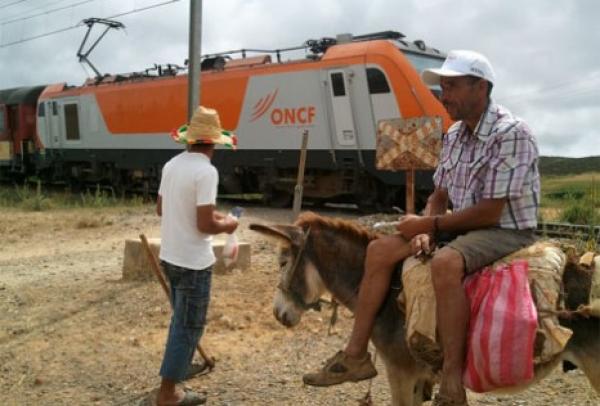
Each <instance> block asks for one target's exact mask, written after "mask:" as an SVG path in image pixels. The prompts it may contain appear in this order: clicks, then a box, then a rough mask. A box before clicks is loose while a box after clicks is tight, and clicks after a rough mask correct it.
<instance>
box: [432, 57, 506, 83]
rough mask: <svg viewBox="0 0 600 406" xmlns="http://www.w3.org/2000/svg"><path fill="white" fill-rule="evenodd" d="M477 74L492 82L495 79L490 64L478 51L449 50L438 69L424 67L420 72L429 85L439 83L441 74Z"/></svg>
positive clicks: (450, 75)
mask: <svg viewBox="0 0 600 406" xmlns="http://www.w3.org/2000/svg"><path fill="white" fill-rule="evenodd" d="M467 75H471V76H477V77H479V78H482V79H485V80H487V81H488V82H490V83H492V84H493V83H494V80H495V79H496V77H495V74H494V69H492V64H491V63H490V61H488V59H487V58H486V57H485V56H483V55H481V54H480V53H477V52H474V51H450V52H448V56H447V57H446V60H445V61H444V64H443V65H442V67H441V68H439V69H425V70H424V71H423V73H422V74H421V77H422V78H423V81H424V82H425V83H426V84H428V85H430V86H434V85H439V84H440V77H442V76H449V77H452V76H467Z"/></svg>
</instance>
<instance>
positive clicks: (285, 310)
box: [250, 224, 325, 327]
mask: <svg viewBox="0 0 600 406" xmlns="http://www.w3.org/2000/svg"><path fill="white" fill-rule="evenodd" d="M250 229H251V230H253V231H256V232H259V233H261V234H263V235H265V236H267V237H269V238H270V239H275V240H277V241H278V242H279V243H280V251H279V284H278V285H277V291H276V293H275V298H274V301H273V314H274V315H275V318H276V319H277V320H278V321H279V322H280V323H281V324H283V325H284V326H286V327H293V326H295V325H296V324H298V323H299V322H300V318H301V317H302V314H303V313H304V312H305V311H306V310H308V309H311V308H318V306H319V299H320V297H321V295H322V294H323V292H324V290H325V286H324V284H323V281H322V279H321V277H320V275H319V272H318V270H317V268H316V266H315V265H314V263H313V262H312V261H311V259H310V244H309V241H310V228H306V229H303V228H302V227H298V226H293V225H269V226H267V225H263V224H250Z"/></svg>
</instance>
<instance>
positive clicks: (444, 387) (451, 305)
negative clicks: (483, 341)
mask: <svg viewBox="0 0 600 406" xmlns="http://www.w3.org/2000/svg"><path fill="white" fill-rule="evenodd" d="M464 268H465V264H464V259H463V257H462V254H460V253H459V252H458V251H456V250H454V249H452V248H449V247H447V248H443V249H442V250H440V251H439V252H438V253H437V254H436V255H435V256H434V258H433V260H432V262H431V274H432V278H433V288H434V290H435V298H436V312H437V328H438V332H439V334H440V339H441V344H442V349H443V353H444V366H443V369H442V380H441V383H440V394H442V395H443V396H445V397H448V398H450V399H452V400H455V401H463V400H464V399H465V390H464V387H463V383H462V373H463V367H464V361H465V347H466V339H467V325H468V322H469V307H468V303H467V298H466V295H465V291H464V288H463V284H462V280H463V276H464Z"/></svg>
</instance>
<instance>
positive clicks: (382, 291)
mask: <svg viewBox="0 0 600 406" xmlns="http://www.w3.org/2000/svg"><path fill="white" fill-rule="evenodd" d="M409 255H410V245H409V244H408V243H407V242H406V241H405V240H404V239H403V238H402V237H400V236H388V237H382V238H379V239H377V240H373V241H371V243H369V246H368V248H367V255H366V259H365V273H364V275H363V278H362V280H361V282H360V288H359V291H358V299H357V303H356V306H355V311H354V325H353V327H352V333H351V335H350V341H348V344H347V346H346V348H345V350H344V352H345V353H346V354H347V355H348V356H350V357H351V358H357V359H360V358H363V357H364V356H365V354H366V353H367V348H368V346H369V339H370V338H371V333H372V331H373V325H374V324H375V316H376V315H377V312H378V311H379V308H380V307H381V305H382V303H383V301H384V299H385V297H386V294H387V292H388V291H389V289H390V281H391V278H392V273H393V272H394V268H395V267H396V264H397V263H398V262H400V261H402V260H404V259H405V258H407V257H408V256H409Z"/></svg>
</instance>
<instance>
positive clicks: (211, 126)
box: [171, 106, 237, 149]
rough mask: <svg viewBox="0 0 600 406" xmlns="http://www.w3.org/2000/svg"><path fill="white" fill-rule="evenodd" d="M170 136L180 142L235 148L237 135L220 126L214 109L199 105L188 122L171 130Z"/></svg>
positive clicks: (217, 114)
mask: <svg viewBox="0 0 600 406" xmlns="http://www.w3.org/2000/svg"><path fill="white" fill-rule="evenodd" d="M171 138H173V140H174V141H175V142H179V143H181V144H221V145H225V146H226V147H229V148H231V149H235V148H236V146H237V136H236V135H235V134H233V133H232V132H230V131H226V130H224V129H223V128H221V120H219V113H217V111H216V110H214V109H209V108H206V107H204V106H199V107H198V108H197V109H196V111H195V112H194V115H193V116H192V119H191V121H190V124H189V125H187V124H184V125H182V126H181V127H179V128H177V129H175V130H173V131H171Z"/></svg>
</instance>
